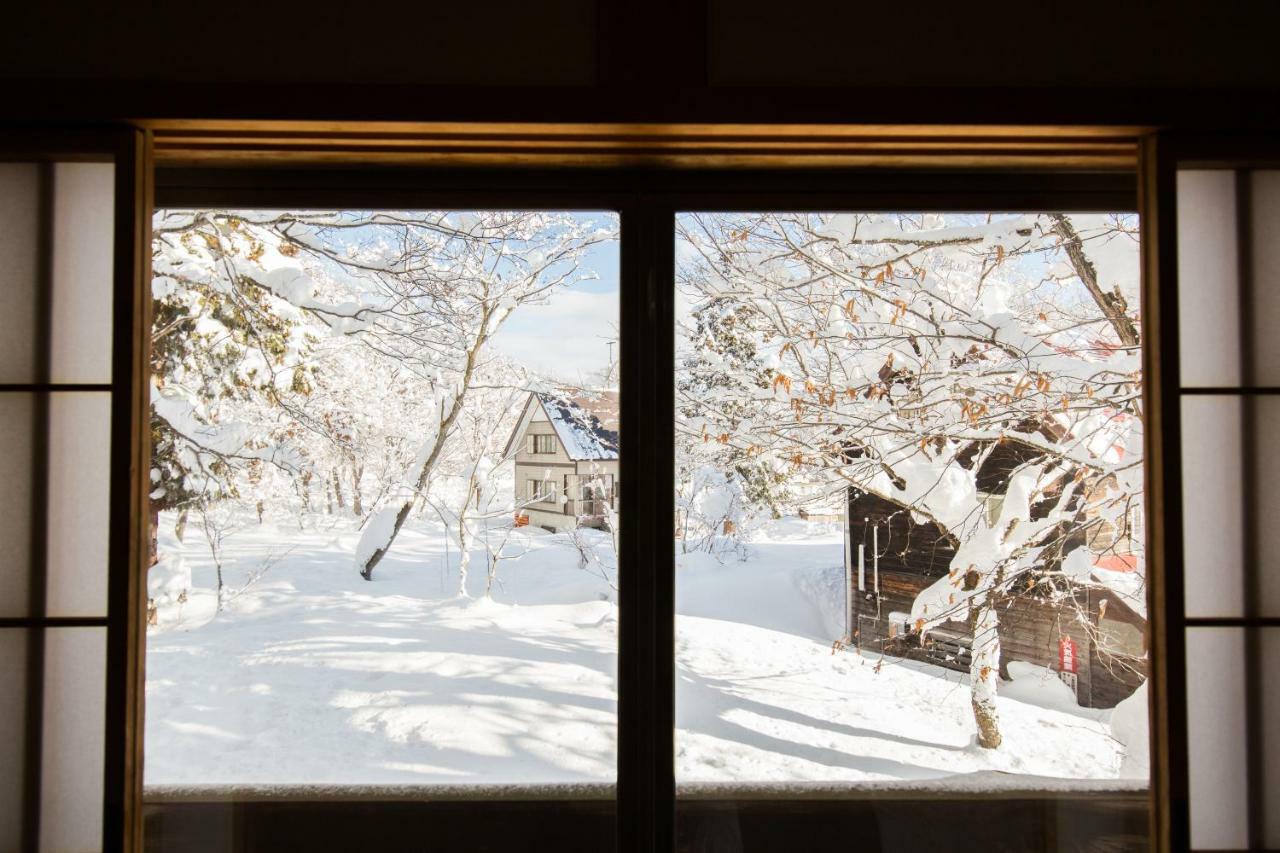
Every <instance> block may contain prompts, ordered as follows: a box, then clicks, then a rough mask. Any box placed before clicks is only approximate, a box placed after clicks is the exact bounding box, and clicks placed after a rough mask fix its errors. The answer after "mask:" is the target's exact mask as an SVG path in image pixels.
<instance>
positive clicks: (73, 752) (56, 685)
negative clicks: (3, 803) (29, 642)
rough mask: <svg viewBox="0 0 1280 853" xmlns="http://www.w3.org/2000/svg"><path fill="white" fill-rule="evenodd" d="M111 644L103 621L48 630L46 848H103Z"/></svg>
mask: <svg viewBox="0 0 1280 853" xmlns="http://www.w3.org/2000/svg"><path fill="white" fill-rule="evenodd" d="M106 644H107V632H106V629H105V628H51V629H48V631H47V632H46V634H45V670H44V671H45V687H44V691H45V692H44V743H43V764H42V767H41V778H40V783H41V787H40V790H41V797H40V849H41V850H48V851H68V850H100V849H101V847H102V774H103V771H104V768H105V759H104V755H103V753H104V750H105V745H106V744H105V737H104V730H105V723H104V714H105V713H106V698H105V689H106Z"/></svg>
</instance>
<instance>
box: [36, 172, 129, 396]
mask: <svg viewBox="0 0 1280 853" xmlns="http://www.w3.org/2000/svg"><path fill="white" fill-rule="evenodd" d="M114 182H115V166H113V165H112V164H110V163H58V164H57V165H56V166H54V176H53V322H52V330H53V340H52V342H51V343H50V378H51V379H52V380H53V381H54V382H110V381H111V296H112V288H111V281H112V258H113V246H112V236H113V235H114V233H115V207H114V198H115V183H114Z"/></svg>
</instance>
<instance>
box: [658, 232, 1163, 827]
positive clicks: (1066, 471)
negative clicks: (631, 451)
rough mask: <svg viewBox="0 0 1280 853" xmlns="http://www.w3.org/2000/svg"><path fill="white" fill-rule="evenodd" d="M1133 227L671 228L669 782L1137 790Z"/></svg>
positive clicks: (1139, 711) (1143, 771)
mask: <svg viewBox="0 0 1280 853" xmlns="http://www.w3.org/2000/svg"><path fill="white" fill-rule="evenodd" d="M1137 225H1138V223H1137V219H1136V217H1135V216H1133V215H1129V214H1089V215H1085V214H1070V215H1066V214H1055V213H1026V214H1001V213H993V214H989V215H988V214H932V213H925V214H860V213H852V214H850V213H841V214H817V213H800V214H779V213H759V214H714V213H712V214H694V213H688V214H680V215H679V216H678V217H677V224H676V230H677V240H678V242H677V251H676V256H677V272H676V279H677V288H678V297H677V324H678V328H677V355H676V364H677V368H676V370H677V372H676V376H675V393H676V410H677V415H676V466H677V468H676V484H677V493H676V495H675V503H674V507H673V510H674V526H675V550H676V598H677V628H678V631H677V634H678V638H677V686H676V700H677V701H676V716H677V732H676V756H675V760H676V774H677V785H678V788H679V791H680V793H681V794H682V795H695V794H696V795H697V796H709V794H708V793H707V791H708V790H710V789H714V790H718V791H721V792H728V794H733V793H734V792H742V791H750V792H751V795H752V797H757V798H758V797H765V796H774V797H787V796H794V795H796V792H797V791H803V790H809V791H813V790H821V791H825V792H830V791H837V790H841V789H842V786H843V788H844V789H853V790H856V789H857V788H858V787H859V786H864V785H865V786H876V787H878V788H884V787H889V788H893V787H895V786H910V785H918V784H921V780H928V781H927V784H928V785H929V786H930V787H933V788H937V789H939V790H949V789H952V788H953V787H954V786H958V785H959V784H960V783H958V782H953V781H951V780H954V779H956V778H957V777H960V776H965V775H968V774H975V773H977V774H991V775H990V776H989V777H986V778H985V779H984V785H986V784H988V782H989V784H990V785H991V786H993V787H997V788H999V787H1018V786H1023V787H1035V786H1037V785H1039V786H1043V785H1044V781H1043V780H1044V778H1045V777H1052V778H1054V779H1055V780H1061V781H1055V782H1054V783H1053V784H1054V788H1055V790H1068V789H1072V788H1078V789H1080V790H1089V791H1093V792H1110V794H1112V795H1115V796H1116V797H1128V796H1129V795H1130V794H1131V793H1132V792H1134V791H1141V790H1142V789H1143V788H1144V787H1145V785H1146V783H1147V778H1148V740H1147V712H1146V687H1145V680H1146V671H1147V658H1146V654H1147V653H1146V647H1145V640H1144V636H1145V628H1146V609H1145V581H1144V578H1145V557H1144V548H1143V533H1142V531H1143V529H1144V526H1145V524H1144V519H1143V476H1142V459H1143V457H1142V453H1143V450H1142V448H1143V423H1142V410H1141V393H1142V374H1141V359H1140V336H1141V328H1142V324H1141V317H1140V312H1139V304H1138V299H1139V296H1138V294H1139V276H1138V255H1139V247H1138V242H1137ZM1024 774H1025V776H1026V777H1038V778H1037V779H1034V780H1033V779H1029V778H1028V779H1025V780H1024V779H1020V778H1019V777H1020V776H1021V775H1024ZM806 785H807V786H809V787H808V788H806V787H805V786H806ZM716 786H720V787H716ZM814 786H816V787H814ZM728 794H726V795H728ZM1135 802H1136V803H1138V804H1137V805H1136V806H1135V808H1136V809H1137V810H1138V811H1137V813H1138V814H1141V813H1142V812H1143V809H1144V807H1143V806H1142V805H1141V804H1140V797H1139V798H1138V800H1136V801H1135ZM689 807H690V808H692V806H689ZM1099 831H1102V830H1099ZM728 849H738V848H737V847H735V846H733V845H731V846H730V847H729V848H728ZM904 849H905V848H904Z"/></svg>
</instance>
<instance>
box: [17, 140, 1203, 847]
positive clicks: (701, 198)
mask: <svg viewBox="0 0 1280 853" xmlns="http://www.w3.org/2000/svg"><path fill="white" fill-rule="evenodd" d="M529 127H530V126H528V125H521V126H516V127H514V128H512V127H507V129H506V131H505V135H504V133H503V132H500V131H498V130H495V128H494V126H490V125H466V126H451V127H450V128H448V129H441V128H440V127H438V126H431V127H424V126H422V125H395V126H393V127H390V128H388V127H386V126H364V125H360V126H357V125H344V126H324V127H316V126H313V125H300V124H296V123H295V124H289V125H281V124H272V125H268V124H267V123H257V124H243V123H234V122H223V123H210V122H206V123H199V122H150V123H149V122H139V123H137V125H136V126H135V127H129V128H125V129H116V130H112V131H111V132H110V134H108V136H109V138H111V139H112V140H114V141H113V142H112V145H113V146H118V147H114V148H113V149H112V150H113V151H115V152H116V153H115V156H116V163H117V169H118V172H117V211H116V217H117V238H116V240H117V242H116V247H117V248H116V251H117V255H116V262H115V263H116V281H115V288H116V328H115V335H116V340H115V344H114V353H115V355H114V362H113V369H114V374H113V376H114V380H115V384H117V385H118V388H113V414H112V425H113V435H115V436H117V437H118V438H117V439H115V440H113V451H112V507H113V514H112V522H111V523H112V536H111V580H110V588H109V597H110V605H109V607H110V609H109V617H108V624H107V627H108V664H109V666H108V672H109V676H108V677H109V681H110V683H109V684H108V690H107V703H108V710H107V745H108V749H107V751H108V756H107V778H106V782H107V788H106V795H105V812H104V844H105V847H106V849H109V850H133V849H141V846H142V841H143V834H142V819H143V803H142V793H141V791H142V788H141V781H142V772H141V768H142V753H141V749H142V735H143V727H142V697H143V683H144V682H143V665H144V661H145V629H144V625H143V620H144V616H145V608H144V607H143V604H144V599H145V583H144V582H143V580H144V577H145V570H146V567H145V559H146V554H145V551H146V549H145V547H144V546H145V542H146V538H145V537H146V529H145V528H146V519H147V517H148V515H147V512H146V492H147V488H146V471H147V469H148V465H147V458H148V454H149V448H148V447H147V446H146V442H147V436H148V434H149V430H147V429H146V425H147V424H148V423H149V414H148V400H147V395H146V393H145V392H146V389H147V388H148V387H149V385H148V380H147V376H146V371H147V370H148V365H149V360H148V358H147V352H146V348H147V344H148V340H149V336H148V335H147V334H146V329H147V328H149V303H150V300H149V298H148V296H147V295H148V293H149V287H148V284H149V276H150V269H149V260H150V221H151V211H152V210H153V209H154V208H155V207H157V206H168V207H176V206H219V207H232V206H240V207H253V206H276V207H281V206H296V207H321V206H323V207H351V206H359V207H365V208H369V207H400V208H413V207H417V208H459V207H469V208H484V207H505V208H526V209H527V208H542V209H607V210H615V211H617V212H618V213H619V215H620V219H621V229H622V230H621V257H622V260H621V269H620V290H621V308H620V321H621V323H620V336H621V342H620V364H621V384H622V387H623V388H625V389H626V399H625V400H624V401H623V405H622V410H621V431H622V432H624V433H625V434H626V435H627V436H628V441H629V442H630V443H631V446H632V447H634V448H635V450H634V451H632V452H630V453H628V454H626V455H625V456H624V457H623V458H622V459H621V460H620V466H621V469H620V471H619V475H618V477H617V480H619V481H620V480H621V479H624V478H626V479H629V480H631V481H632V482H633V484H634V485H633V488H632V489H631V491H630V492H629V494H628V506H627V511H626V512H625V513H623V514H622V518H621V525H622V529H621V533H620V539H621V542H622V548H623V555H622V559H623V561H624V563H625V565H626V567H627V568H626V570H625V571H624V572H623V573H622V576H621V586H622V588H621V594H620V628H619V650H618V651H619V707H618V732H619V741H618V781H617V789H616V791H617V792H616V800H615V801H614V803H615V806H614V807H615V808H616V824H615V833H616V834H615V837H616V839H617V849H618V850H619V851H646V853H650V851H655V852H656V851H667V850H673V849H674V848H675V843H676V820H677V817H676V813H675V803H676V797H675V794H676V790H675V777H674V759H673V755H674V733H675V709H674V692H675V688H674V679H675V654H674V651H675V649H674V632H675V609H674V587H675V584H674V558H673V556H672V555H671V554H670V553H667V551H666V550H664V549H654V548H647V547H645V545H644V543H646V542H666V541H668V540H669V538H670V520H671V517H670V512H671V497H670V496H671V494H672V489H673V481H672V480H673V472H672V471H671V465H670V464H669V463H670V462H671V460H672V459H673V458H674V441H673V435H672V430H671V429H670V427H669V426H668V422H669V421H668V418H673V415H674V411H673V381H672V380H673V376H674V370H675V364H674V319H675V318H674V272H675V264H674V261H675V257H674V240H673V235H672V226H673V222H674V216H675V214H676V213H677V212H678V211H680V210H723V211H743V210H797V209H807V210H866V211H884V210H895V209H906V208H914V209H925V208H929V209H943V210H1016V209H1024V210H1035V209H1049V208H1051V207H1052V208H1054V209H1063V210H1102V209H1116V210H1122V209H1137V210H1139V212H1140V213H1141V214H1142V236H1143V249H1142V251H1143V289H1144V355H1143V358H1144V371H1145V376H1146V399H1145V402H1146V405H1147V407H1148V411H1149V412H1152V413H1153V414H1152V423H1151V424H1150V425H1149V426H1148V429H1147V438H1146V441H1147V447H1146V454H1147V457H1146V468H1147V475H1148V483H1149V487H1148V494H1147V504H1146V506H1147V510H1146V520H1147V522H1148V523H1147V524H1146V525H1145V527H1146V534H1147V546H1148V554H1149V560H1148V597H1149V602H1150V609H1149V612H1150V613H1151V614H1152V617H1151V623H1150V625H1149V628H1148V630H1149V632H1150V634H1151V648H1152V653H1151V655H1152V672H1151V676H1150V684H1151V691H1152V693H1151V744H1152V779H1151V785H1150V789H1149V793H1148V794H1147V795H1144V797H1143V799H1144V800H1145V801H1146V802H1147V804H1148V805H1149V814H1150V820H1151V826H1150V832H1149V835H1148V838H1149V843H1150V848H1151V849H1152V850H1159V851H1165V850H1183V849H1186V844H1187V838H1188V836H1187V832H1186V802H1187V801H1186V765H1185V743H1186V739H1185V737H1186V730H1185V714H1184V713H1183V712H1182V711H1181V710H1180V707H1179V705H1180V703H1179V702H1178V701H1177V697H1178V696H1179V695H1180V693H1179V690H1183V689H1185V673H1184V672H1183V671H1182V666H1183V658H1182V655H1183V654H1184V649H1183V647H1182V641H1181V639H1180V638H1179V637H1177V636H1175V635H1176V634H1177V633H1178V628H1179V626H1180V625H1182V624H1183V622H1185V620H1183V622H1180V621H1179V620H1180V619H1181V609H1180V606H1181V600H1182V599H1181V592H1182V587H1181V567H1180V563H1179V560H1180V556H1181V554H1180V538H1179V537H1180V532H1181V527H1180V524H1181V519H1180V517H1179V516H1178V515H1177V512H1178V508H1177V506H1176V501H1174V500H1171V499H1170V496H1176V495H1177V494H1179V492H1178V491H1177V489H1178V488H1180V483H1178V482H1177V472H1176V465H1168V464H1165V463H1166V460H1176V459H1177V458H1178V457H1177V449H1178V434H1177V421H1176V417H1175V418H1174V419H1173V420H1170V411H1171V410H1170V408H1169V407H1170V406H1171V405H1176V398H1175V402H1174V403H1170V399H1171V398H1170V395H1169V393H1168V392H1169V390H1170V386H1169V383H1170V382H1171V381H1172V382H1174V383H1176V381H1177V380H1176V375H1177V374H1176V363H1174V365H1173V369H1172V371H1171V370H1170V369H1169V368H1170V363H1171V359H1174V360H1176V344H1175V342H1173V341H1171V339H1170V338H1169V334H1170V332H1169V331H1168V330H1170V329H1172V330H1176V308H1175V307H1174V306H1176V299H1175V298H1172V297H1173V296H1174V295H1176V278H1175V277H1173V274H1172V271H1173V270H1174V268H1175V266H1176V264H1175V262H1176V255H1175V254H1173V252H1174V251H1175V250H1174V249H1173V248H1171V246H1172V243H1171V241H1169V240H1167V239H1165V238H1166V237H1167V235H1168V231H1169V223H1171V222H1172V221H1173V218H1172V213H1173V186H1172V183H1171V180H1172V168H1173V167H1172V166H1171V165H1170V164H1171V163H1172V162H1175V160H1174V159H1173V155H1172V153H1171V152H1172V151H1173V146H1172V145H1171V144H1170V143H1169V142H1168V140H1167V139H1166V138H1163V137H1160V136H1158V135H1156V134H1152V133H1150V132H1148V131H1146V130H1144V129H1142V128H1019V127H1016V126H1009V127H1004V128H998V129H993V128H980V129H970V128H923V129H922V128H858V127H856V126H854V127H849V126H846V127H839V128H830V127H827V128H818V130H820V131H822V132H821V133H817V132H816V131H815V128H813V127H807V128H777V127H773V128H761V127H758V126H752V127H731V128H730V130H731V131H732V132H729V131H726V129H725V126H718V127H713V128H710V129H709V128H708V127H707V126H689V127H688V128H684V129H682V128H680V126H665V128H666V129H665V130H655V129H643V128H642V131H641V132H631V133H630V134H629V135H628V134H627V133H624V132H622V131H621V130H619V129H616V128H615V129H613V130H610V129H609V127H608V126H593V127H592V128H584V127H582V126H575V127H572V128H568V129H566V128H564V127H555V128H552V129H551V130H545V129H544V130H542V131H538V132H536V133H534V132H530V131H529ZM602 127H603V128H604V131H603V132H601V131H600V128H602ZM611 134H612V135H611ZM10 136H11V134H10ZM65 137H66V133H65V131H58V132H56V133H54V134H52V135H50V136H48V137H45V142H46V149H47V148H48V146H49V145H53V146H54V147H56V144H60V143H58V142H57V141H58V140H60V139H65ZM815 139H816V141H815ZM806 146H807V147H806ZM153 185H154V187H155V190H154V196H153ZM124 226H127V227H124ZM1170 282H1172V283H1170ZM1171 312H1173V313H1172V314H1171ZM122 320H124V322H122ZM1162 330H1164V331H1162ZM1171 376H1172V379H1171V378H1170V377H1171ZM1175 414H1176V413H1175ZM1166 472H1168V476H1166ZM121 508H125V509H121ZM1175 539H1176V540H1177V541H1176V542H1175V541H1174V540H1175ZM1171 602H1177V607H1171V606H1170V603H1171ZM851 788H853V786H851ZM1084 799H1085V800H1087V799H1088V798H1084ZM1078 800H1079V798H1073V797H1062V798H1051V797H1047V796H1046V797H1031V798H1028V799H1027V800H1026V801H1025V802H1026V809H1025V810H1024V812H1023V813H1024V814H1033V813H1034V814H1040V815H1042V816H1043V819H1044V820H1046V821H1050V820H1054V821H1056V820H1061V819H1062V817H1061V815H1062V813H1061V812H1060V811H1056V810H1055V809H1057V807H1058V804H1060V803H1067V804H1068V806H1069V807H1070V808H1076V807H1080V808H1084V809H1086V811H1087V809H1088V808H1089V807H1090V806H1089V804H1088V803H1087V802H1083V804H1081V802H1082V801H1081V802H1077V801H1078ZM681 802H682V804H696V808H698V809H701V810H703V811H704V812H714V811H715V810H716V809H720V808H733V809H734V810H735V813H736V814H738V815H739V816H750V815H755V816H757V817H759V816H760V815H764V816H766V818H767V821H774V822H776V821H779V820H782V821H783V822H785V821H786V820H787V819H795V818H797V817H799V818H800V819H824V820H832V821H838V820H839V819H840V816H841V815H844V816H846V817H847V816H851V815H863V816H866V815H868V814H875V813H876V812H875V810H876V809H879V808H899V809H900V810H906V811H910V809H911V808H914V807H916V806H917V805H919V803H920V802H921V800H920V799H918V798H916V799H913V798H911V797H909V796H908V797H903V798H899V799H898V800H895V799H894V797H893V796H883V795H867V796H860V795H859V794H858V792H857V791H856V788H853V790H851V792H850V793H849V795H848V798H846V799H839V798H837V799H823V800H797V801H768V800H763V801H758V802H755V803H744V802H738V801H724V802H722V801H716V800H682V801H681ZM929 802H934V803H936V802H959V803H960V808H963V807H964V805H963V804H964V803H965V802H970V801H968V800H964V798H958V799H957V798H956V797H952V796H946V795H942V796H939V797H935V798H929ZM1001 802H1003V803H1005V805H1004V806H1000V808H1012V806H1010V805H1009V804H1010V803H1015V804H1016V803H1018V802H1022V800H1020V799H1019V798H1018V797H1010V798H1005V799H1003V800H1002V801H1001ZM894 803H898V805H894ZM1073 803H1074V804H1075V805H1071V804H1073ZM886 804H888V805H886ZM318 805H319V807H320V809H322V810H323V811H324V812H328V813H333V811H334V809H335V808H337V811H338V812H339V813H343V814H346V815H347V816H348V817H351V816H358V815H361V814H364V815H366V816H367V817H368V820H370V821H373V822H380V820H381V815H385V814H388V813H394V812H396V811H397V810H401V809H403V808H404V807H405V804H404V803H395V802H387V801H378V802H363V803H356V804H350V803H347V804H343V805H342V806H341V807H339V804H335V803H332V802H327V803H320V804H318ZM468 805H469V807H470V808H474V809H480V810H482V811H483V810H486V809H487V810H490V811H492V810H493V809H496V810H497V811H496V813H497V814H499V815H510V814H515V813H521V814H526V815H533V817H531V818H530V819H529V823H526V824H522V823H521V822H520V821H519V820H516V821H514V822H512V823H510V824H509V825H508V831H509V832H510V836H509V837H510V838H511V839H512V841H513V849H518V848H519V844H516V843H514V842H515V841H517V839H518V838H519V835H518V833H519V831H520V830H519V828H520V827H521V826H526V827H527V826H533V825H537V826H541V825H544V823H545V820H546V819H547V817H548V816H550V815H569V814H579V815H582V816H583V817H582V820H583V821H584V823H583V826H584V827H591V828H592V829H591V832H587V835H591V833H592V832H594V833H596V835H595V836H593V837H595V838H596V840H598V833H599V831H600V827H601V826H603V825H605V823H610V822H613V821H614V818H613V817H612V816H611V814H612V813H611V812H609V808H608V807H603V808H604V812H605V813H607V814H605V813H602V812H601V808H602V807H601V806H599V805H598V804H597V805H592V804H591V803H589V802H575V801H566V802H553V803H546V802H543V803H541V804H537V803H532V802H522V803H521V804H518V805H519V808H517V806H516V805H510V806H509V807H508V808H506V810H505V811H504V807H503V806H501V804H494V803H484V802H478V803H471V804H468ZM217 807H218V808H225V809H226V810H228V811H229V812H230V813H231V814H232V815H234V819H235V820H238V821H240V822H241V824H239V828H238V829H236V830H235V832H234V835H235V837H236V838H238V839H239V842H238V843H241V844H244V845H246V846H248V845H250V844H251V842H252V836H253V835H254V832H255V831H257V830H263V831H265V828H267V827H270V828H272V829H274V830H277V831H278V830H279V829H280V827H281V826H282V825H290V826H295V827H296V828H299V829H302V830H303V832H304V834H305V823H306V821H305V820H303V818H304V817H305V816H306V815H308V814H312V815H315V814H319V813H321V812H320V811H317V810H309V809H308V804H306V803H292V804H288V803H286V804H279V803H277V804H257V805H255V804H253V803H249V802H239V801H237V802H231V803H225V804H222V806H217ZM166 808H167V809H168V814H169V815H176V814H178V813H180V812H182V811H183V810H184V809H189V810H191V809H194V810H195V811H199V810H200V809H201V808H202V806H201V804H190V805H187V806H184V805H173V806H169V807H166ZM993 808H995V807H994V806H993ZM521 809H524V811H521ZM452 813H454V812H450V810H449V808H448V806H447V803H441V802H435V803H425V804H419V808H418V810H417V811H414V812H412V814H407V815H404V819H405V821H406V823H405V826H406V830H407V829H408V827H410V826H412V825H413V822H414V820H415V819H422V820H427V818H428V817H430V820H436V821H445V822H446V823H447V821H448V820H449V818H448V815H449V814H452ZM424 816H426V817H424ZM806 816H808V817H806ZM766 818H761V819H766ZM681 819H684V818H683V817H682V818H681ZM743 819H744V821H745V820H746V817H743ZM282 821H283V822H284V823H283V824H282ZM602 821H603V822H604V823H602ZM428 823H429V821H428ZM432 825H435V824H432ZM744 825H746V824H745V823H744ZM155 827H156V828H157V830H158V834H159V832H167V831H168V829H169V828H174V831H175V832H177V833H178V835H180V834H181V827H176V828H175V827H174V825H173V824H165V823H164V821H163V820H156V821H155ZM384 829H385V827H384ZM416 831H417V830H415V832H416ZM584 831H585V830H584ZM316 837H319V836H316ZM417 837H418V838H420V837H421V836H420V835H418V836H417ZM156 840H160V839H159V838H158V837H157V838H156ZM387 849H394V845H392V847H389V848H387Z"/></svg>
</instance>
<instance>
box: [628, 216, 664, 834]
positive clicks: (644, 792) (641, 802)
mask: <svg viewBox="0 0 1280 853" xmlns="http://www.w3.org/2000/svg"><path fill="white" fill-rule="evenodd" d="M674 221H675V220H674V213H673V211H672V210H671V208H670V207H669V206H667V205H664V204H662V203H661V202H659V201H657V200H655V199H653V198H652V197H645V196H640V197H637V198H636V200H635V201H634V202H633V203H631V204H629V205H627V206H626V207H624V208H623V210H622V216H621V224H622V241H621V281H620V290H621V329H620V337H621V356H622V357H621V369H622V377H621V378H622V383H621V384H622V413H621V423H622V428H621V434H622V435H623V436H625V438H624V439H623V441H625V442H626V446H627V448H628V449H627V450H626V451H625V452H623V453H622V454H620V460H619V462H620V473H619V477H618V479H619V480H627V481H628V483H629V484H630V485H629V486H628V492H627V506H626V509H625V510H624V511H622V512H621V513H620V523H621V531H620V536H619V544H620V550H621V561H620V571H619V573H618V577H619V585H620V591H619V600H620V611H621V612H620V619H619V622H620V626H619V638H618V704H619V708H618V838H619V844H618V849H619V851H620V853H630V852H631V851H635V852H636V853H639V851H644V852H645V853H659V851H669V850H671V849H673V844H674V837H675V767H674V732H675V564H674V550H673V548H672V544H671V542H672V529H671V495H672V493H673V489H674V464H675V463H674V459H675V457H674V452H675V450H674V439H673V431H672V424H673V423H674V420H673V418H674V411H673V405H674V390H673V384H672V379H671V377H672V375H673V371H674V369H675V355H674V299H675V286H674V285H675V255H674V252H675V232H674Z"/></svg>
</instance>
